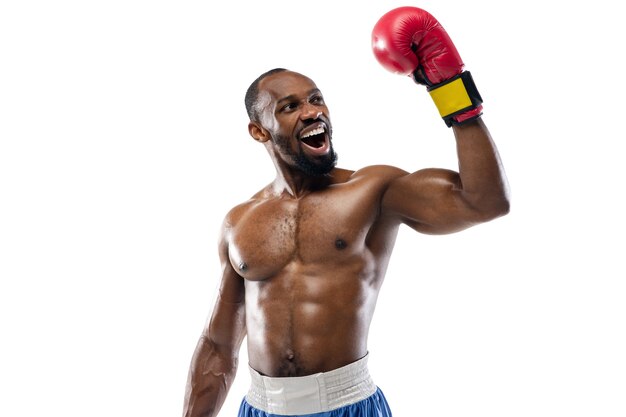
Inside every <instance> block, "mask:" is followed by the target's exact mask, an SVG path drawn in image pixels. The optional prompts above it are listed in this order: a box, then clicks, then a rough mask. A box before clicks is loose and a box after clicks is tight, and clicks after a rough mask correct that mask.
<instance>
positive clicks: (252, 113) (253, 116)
mask: <svg viewBox="0 0 626 417" xmlns="http://www.w3.org/2000/svg"><path fill="white" fill-rule="evenodd" d="M283 71H287V70H286V69H285V68H274V69H271V70H269V71H266V72H264V73H263V74H261V75H259V77H258V78H257V79H256V80H254V81H253V82H252V84H250V87H248V91H246V98H245V102H246V112H248V117H249V118H250V120H251V121H257V120H258V117H259V113H258V109H257V108H256V102H257V99H258V98H259V83H260V82H261V81H262V80H263V78H265V77H267V76H269V75H272V74H276V73H277V72H283Z"/></svg>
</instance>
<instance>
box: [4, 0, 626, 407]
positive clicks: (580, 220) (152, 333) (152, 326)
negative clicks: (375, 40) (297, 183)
mask: <svg viewBox="0 0 626 417" xmlns="http://www.w3.org/2000/svg"><path fill="white" fill-rule="evenodd" d="M608 4H609V2H608V1H597V2H585V3H581V2H576V1H574V2H572V1H570V2H565V1H560V2H559V1H553V2H545V1H544V2H540V1H531V2H522V3H507V2H501V3H493V2H492V1H488V0H477V1H472V2H466V1H459V0H455V1H423V2H421V3H410V2H398V1H375V2H374V1H365V2H359V3H353V4H352V3H351V4H350V5H345V4H343V3H342V2H338V1H327V0H319V1H317V2H314V3H310V2H294V1H289V2H288V1H264V2H252V1H244V2H241V1H238V2H236V1H234V2H201V1H180V2H174V1H165V0H164V1H140V0H124V1H117V0H110V1H107V2H104V1H99V2H98V1H91V2H87V1H68V0H60V1H55V2H46V1H28V0H21V1H17V0H15V1H11V0H6V1H3V2H2V4H1V5H0V331H1V333H0V337H1V338H2V339H1V343H0V415H3V416H11V417H17V416H36V415H37V416H39V415H51V416H84V415H89V416H172V415H180V412H181V409H182V399H183V392H184V384H185V381H186V376H187V370H188V366H189V362H190V359H191V354H192V352H193V349H194V347H195V343H196V340H197V338H198V336H199V334H200V331H201V329H202V326H203V324H204V321H205V319H206V318H207V316H208V314H209V312H210V308H211V305H212V302H213V297H214V294H215V290H216V288H217V283H218V278H219V272H220V267H219V264H218V259H217V251H216V242H217V234H218V230H219V227H220V224H221V221H222V218H223V216H224V215H225V213H226V212H227V211H228V209H229V208H230V207H232V206H233V205H235V204H237V203H239V202H241V201H243V200H245V199H247V198H248V197H249V196H250V195H251V194H252V193H253V192H255V191H256V190H257V189H259V188H260V187H262V186H263V185H265V184H266V183H268V182H269V181H271V180H272V178H273V167H272V165H271V163H270V161H269V158H268V157H267V155H266V153H265V151H264V150H263V149H262V147H261V146H259V145H258V144H256V143H254V141H252V140H251V139H250V138H249V137H248V135H247V129H246V125H247V119H246V116H245V110H244V106H243V96H244V93H245V90H246V88H247V86H248V85H249V84H250V82H251V81H252V80H253V79H254V78H256V76H257V75H259V74H260V73H262V72H264V71H265V70H267V69H270V68H273V67H279V66H280V67H287V68H290V69H293V70H296V71H300V72H303V73H305V74H307V75H309V76H310V77H311V78H313V79H314V80H315V81H316V82H317V84H318V86H319V87H320V88H321V89H322V91H323V92H324V94H325V96H326V100H327V102H328V104H329V107H330V110H331V116H332V120H333V124H334V128H335V135H334V141H335V146H336V148H337V150H338V152H339V155H340V158H339V159H340V166H342V167H345V168H351V169H355V168H360V167H362V166H365V165H368V164H390V165H396V166H399V167H401V168H404V169H406V170H416V169H419V168H425V167H430V166H438V167H446V168H452V169H454V168H456V159H455V153H454V152H455V149H454V146H453V138H452V132H451V131H450V130H449V129H447V128H446V127H445V126H444V124H443V122H442V121H441V120H440V119H439V118H438V116H437V114H436V110H435V109H434V106H433V105H432V103H431V102H430V98H429V97H428V95H427V93H426V92H425V91H424V89H423V88H422V87H420V86H417V85H414V84H413V83H412V82H411V81H410V80H409V79H408V78H405V77H400V76H397V75H394V74H391V73H388V72H386V71H385V70H384V69H382V67H380V66H379V65H378V63H377V62H376V61H375V59H374V57H373V54H372V53H371V50H370V33H371V29H372V27H373V25H374V23H375V22H376V21H377V19H378V18H379V17H380V16H381V15H382V14H383V13H385V12H387V11H388V10H391V9H392V8H395V7H397V6H401V5H414V6H418V7H422V8H424V9H426V10H428V11H430V12H431V13H432V14H434V15H435V17H437V18H438V19H439V20H440V21H441V22H442V23H443V25H444V27H446V29H447V30H448V32H449V33H450V35H451V37H452V39H453V40H454V42H455V44H456V46H457V47H458V49H459V51H460V53H461V56H462V57H463V58H464V60H465V62H466V65H467V68H468V69H470V70H471V71H472V73H473V74H474V78H475V80H476V82H477V85H478V86H479V88H480V91H481V93H482V95H483V98H484V99H485V105H484V107H485V117H484V119H485V121H486V123H487V124H488V126H489V128H490V130H491V132H492V134H493V136H494V139H495V140H496V142H497V144H498V146H499V149H500V152H501V156H502V158H503V161H504V164H505V167H506V169H507V173H508V176H509V181H510V183H511V188H512V196H513V200H512V203H513V205H512V211H511V213H510V214H509V215H508V216H507V217H504V218H502V219H498V220H495V221H493V222H491V223H488V224H485V225H481V226H478V227H476V228H474V229H470V230H468V231H465V232H462V233H459V234H455V235H449V236H425V235H419V234H416V233H413V232H411V231H410V230H409V229H407V228H405V229H402V231H401V234H400V236H399V239H398V242H397V246H396V251H395V254H394V256H393V259H392V262H391V266H390V268H389V271H388V274H387V279H386V282H385V285H384V286H383V290H382V292H381V295H380V298H379V305H378V310H377V313H376V316H375V319H374V322H373V323H372V330H371V334H370V340H369V346H370V352H371V355H370V365H371V370H372V374H373V376H374V378H375V381H376V382H377V383H378V385H379V386H380V387H381V388H382V389H383V390H384V392H385V394H386V396H387V398H388V399H389V401H390V404H391V407H392V410H393V411H394V413H395V415H397V416H442V417H443V416H481V417H486V416H524V417H526V416H546V417H548V416H549V417H554V416H603V417H612V416H624V415H626V401H625V400H624V393H625V392H626V359H625V355H624V352H626V336H625V324H626V307H625V303H624V299H625V296H626V284H625V283H624V279H625V278H626V269H625V268H624V266H623V256H624V255H623V254H624V243H623V242H624V233H625V232H626V230H625V227H624V226H625V224H624V219H623V213H624V212H625V209H626V206H625V204H624V202H623V197H622V194H623V191H622V188H623V183H624V174H623V170H622V166H621V165H622V160H623V149H624V141H625V139H626V137H625V135H624V130H623V128H622V126H621V122H622V120H623V110H622V109H621V108H620V107H621V105H622V102H623V97H624V96H625V93H626V91H625V89H624V86H623V83H621V82H620V81H619V80H620V79H621V77H622V76H623V74H622V72H623V69H624V64H625V59H624V54H623V45H621V43H622V41H623V40H624V39H626V37H625V36H624V35H625V34H626V33H625V31H624V28H623V22H622V19H621V17H620V16H622V14H621V13H619V12H618V11H617V9H616V8H612V6H608ZM615 7H617V6H615ZM620 40H621V41H620ZM246 362H247V356H246V349H245V344H244V347H243V348H242V351H241V365H240V368H239V371H240V372H239V374H238V377H237V380H236V382H235V384H234V385H233V387H232V390H231V393H230V395H229V397H228V399H227V401H226V404H225V405H224V408H223V411H222V413H221V415H222V416H234V415H235V414H236V411H237V408H238V405H239V402H240V400H241V398H242V396H243V395H244V394H245V391H246V389H247V385H248V379H247V374H246V372H247V369H246Z"/></svg>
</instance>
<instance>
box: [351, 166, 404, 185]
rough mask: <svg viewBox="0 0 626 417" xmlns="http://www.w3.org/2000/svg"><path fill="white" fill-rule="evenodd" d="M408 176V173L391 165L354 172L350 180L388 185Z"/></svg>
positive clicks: (365, 168)
mask: <svg viewBox="0 0 626 417" xmlns="http://www.w3.org/2000/svg"><path fill="white" fill-rule="evenodd" d="M406 175H408V172H407V171H405V170H403V169H400V168H397V167H394V166H391V165H370V166H366V167H364V168H361V169H359V170H358V171H354V173H353V174H352V176H351V177H352V179H355V180H356V179H363V180H367V181H372V182H377V183H383V184H388V183H390V182H392V181H394V180H396V179H398V178H401V177H404V176H406Z"/></svg>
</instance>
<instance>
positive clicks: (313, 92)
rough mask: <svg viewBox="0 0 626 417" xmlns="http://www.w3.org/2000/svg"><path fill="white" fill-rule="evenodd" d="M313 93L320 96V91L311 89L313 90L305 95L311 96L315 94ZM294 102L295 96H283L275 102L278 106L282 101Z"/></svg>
mask: <svg viewBox="0 0 626 417" xmlns="http://www.w3.org/2000/svg"><path fill="white" fill-rule="evenodd" d="M315 93H320V94H321V93H322V92H321V91H320V89H319V88H313V89H311V90H310V91H309V93H308V94H307V96H311V95H313V94H315ZM295 100H296V96H295V95H294V94H290V95H288V96H285V97H283V98H281V99H279V100H278V101H277V102H276V104H280V103H282V102H283V101H295Z"/></svg>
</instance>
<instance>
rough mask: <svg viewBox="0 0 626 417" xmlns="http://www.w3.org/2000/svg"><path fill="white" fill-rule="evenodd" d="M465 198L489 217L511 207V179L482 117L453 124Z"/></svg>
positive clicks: (495, 215) (462, 191) (462, 190)
mask: <svg viewBox="0 0 626 417" xmlns="http://www.w3.org/2000/svg"><path fill="white" fill-rule="evenodd" d="M452 129H453V130H454V135H455V138H456V142H457V152H458V159H459V176H460V186H461V193H462V196H463V199H464V200H465V201H466V202H467V203H468V204H469V205H470V206H471V207H472V208H474V209H475V210H477V211H479V212H480V213H481V214H483V215H484V216H486V217H489V218H491V217H497V216H501V215H503V214H506V213H507V212H508V210H509V197H508V193H509V190H508V183H507V179H506V175H505V173H504V169H503V167H502V162H501V160H500V156H499V154H498V150H497V148H496V146H495V144H494V142H493V140H492V139H491V135H490V134H489V131H488V130H487V127H486V126H485V124H484V123H483V121H482V120H481V119H477V120H474V121H470V122H466V123H463V124H461V125H454V126H453V127H452Z"/></svg>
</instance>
